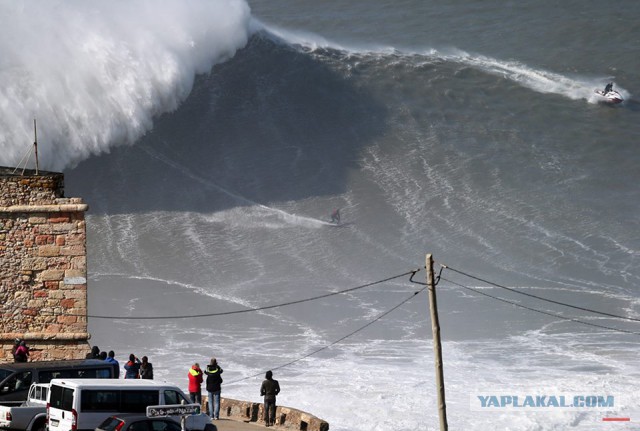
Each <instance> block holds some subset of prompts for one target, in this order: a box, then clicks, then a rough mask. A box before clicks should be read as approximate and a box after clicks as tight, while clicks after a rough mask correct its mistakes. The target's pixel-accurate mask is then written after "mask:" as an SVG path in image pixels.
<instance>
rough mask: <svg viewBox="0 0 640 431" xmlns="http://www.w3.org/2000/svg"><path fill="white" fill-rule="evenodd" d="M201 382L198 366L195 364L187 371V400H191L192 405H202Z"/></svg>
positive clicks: (200, 372)
mask: <svg viewBox="0 0 640 431" xmlns="http://www.w3.org/2000/svg"><path fill="white" fill-rule="evenodd" d="M203 380H204V378H203V377H202V370H201V369H200V364H198V363H197V362H196V363H195V364H193V366H191V368H190V369H189V398H191V402H192V403H193V404H202V395H201V393H200V385H202V382H203Z"/></svg>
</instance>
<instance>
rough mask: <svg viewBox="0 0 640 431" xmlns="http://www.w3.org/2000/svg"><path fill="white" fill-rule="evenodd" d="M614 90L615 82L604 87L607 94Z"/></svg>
mask: <svg viewBox="0 0 640 431" xmlns="http://www.w3.org/2000/svg"><path fill="white" fill-rule="evenodd" d="M610 91H613V82H610V83H608V84H607V85H606V86H605V87H604V93H603V94H607V93H608V92H610Z"/></svg>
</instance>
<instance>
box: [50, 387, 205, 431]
mask: <svg viewBox="0 0 640 431" xmlns="http://www.w3.org/2000/svg"><path fill="white" fill-rule="evenodd" d="M176 404H191V402H190V400H189V399H188V398H187V396H185V394H184V393H183V392H182V391H181V390H180V388H178V387H177V386H175V385H171V384H168V383H162V382H158V381H156V380H144V379H141V380H137V379H130V380H120V379H100V380H94V379H53V380H52V381H51V388H50V389H49V396H48V398H47V419H48V422H49V431H93V430H94V429H95V428H96V427H97V426H98V425H100V424H101V423H102V422H103V421H104V420H105V419H106V418H108V417H109V416H114V415H118V414H121V413H141V414H145V413H146V410H147V407H148V406H158V405H176ZM175 418H176V419H178V420H180V417H175ZM185 426H186V428H187V429H189V430H204V431H213V430H215V429H216V427H215V426H214V425H213V424H212V423H211V418H210V417H209V416H208V415H206V414H204V413H200V414H196V415H190V416H187V418H186V424H185Z"/></svg>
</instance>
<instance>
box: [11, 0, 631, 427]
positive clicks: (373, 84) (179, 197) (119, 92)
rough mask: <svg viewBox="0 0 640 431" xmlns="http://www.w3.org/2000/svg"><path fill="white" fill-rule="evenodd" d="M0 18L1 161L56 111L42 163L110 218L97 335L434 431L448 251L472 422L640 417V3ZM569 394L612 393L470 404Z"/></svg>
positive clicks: (458, 364)
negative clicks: (588, 399) (557, 405)
mask: <svg viewBox="0 0 640 431" xmlns="http://www.w3.org/2000/svg"><path fill="white" fill-rule="evenodd" d="M0 8H1V9H2V11H1V13H0V16H1V17H2V18H1V19H2V20H3V25H2V26H0V35H1V36H2V37H0V52H1V53H2V56H0V83H1V84H2V85H0V101H1V102H2V103H0V110H1V113H2V115H0V123H1V124H2V127H0V148H1V151H0V163H1V164H2V165H8V166H12V165H17V164H18V163H19V161H20V159H21V158H22V157H23V156H24V155H25V154H26V153H27V151H28V149H29V145H30V144H31V142H32V141H33V118H37V120H38V140H39V155H40V160H41V168H43V169H49V170H61V171H63V172H64V173H65V180H66V182H65V185H66V195H67V196H81V197H83V198H84V199H85V201H86V202H87V203H88V204H89V206H90V211H89V213H88V218H87V220H88V253H89V261H88V266H89V314H90V318H89V329H90V332H91V333H92V343H94V344H96V345H98V346H100V347H101V348H103V349H105V350H110V349H113V350H115V351H116V357H117V359H119V360H121V361H124V360H125V358H126V357H127V356H128V354H129V353H131V352H133V353H135V354H137V355H139V356H142V355H147V356H149V358H150V361H151V362H153V363H154V367H155V368H156V375H157V376H158V378H160V379H165V380H167V381H171V382H173V383H177V384H179V385H181V386H182V387H186V385H187V377H186V373H187V369H188V368H189V366H190V365H191V364H192V363H193V362H196V361H198V362H200V363H201V364H204V363H206V362H207V361H208V358H210V357H212V356H215V357H217V358H218V360H219V362H220V364H221V365H222V367H223V368H224V369H225V373H224V375H223V377H224V379H225V380H224V383H223V396H227V397H231V398H240V399H247V400H254V401H260V397H259V385H260V381H261V379H262V376H263V375H264V372H265V371H266V370H268V369H273V370H274V376H275V378H277V379H278V380H279V381H280V384H281V386H282V393H281V395H280V397H279V403H280V404H282V405H287V406H291V407H296V408H299V409H302V410H306V411H309V412H311V413H313V414H315V415H316V416H319V417H321V418H323V419H325V420H327V421H328V422H329V423H330V425H331V429H332V430H343V431H352V430H353V431H359V430H435V429H438V411H437V405H436V385H435V381H434V361H433V348H432V338H431V328H430V320H429V306H428V301H427V296H426V294H425V293H424V291H423V290H422V289H423V287H424V286H422V285H421V284H414V283H411V282H410V281H409V275H406V274H407V273H408V272H410V271H412V270H416V269H420V268H423V267H424V265H425V255H426V254H427V253H431V254H433V256H434V259H435V261H436V271H439V270H440V268H441V265H447V266H448V267H449V268H448V269H443V271H442V273H441V280H440V282H439V284H438V287H437V292H438V307H439V312H440V324H441V336H442V342H443V362H444V375H445V387H446V402H447V414H448V423H449V427H450V428H451V429H465V430H486V429H499V430H518V431H520V430H527V431H529V430H559V429H562V430H566V429H576V430H608V429H612V428H616V429H633V425H634V423H636V422H637V421H638V420H640V409H639V408H638V404H639V403H640V391H638V387H640V369H639V368H638V365H637V363H638V354H639V353H640V349H639V348H638V345H639V344H638V341H639V338H638V336H639V335H640V323H638V319H640V287H639V280H640V236H639V232H640V226H639V224H640V223H639V221H640V220H639V215H640V193H639V189H638V184H639V182H640V169H638V166H639V162H640V151H639V150H638V142H639V141H640V139H639V138H640V121H639V120H640V104H639V103H638V101H637V99H636V97H637V96H636V95H637V94H638V91H639V90H638V89H639V88H640V74H639V73H638V70H640V67H639V66H640V65H639V64H638V63H639V61H640V60H639V59H640V55H638V54H639V52H638V50H639V47H640V24H639V22H638V20H637V16H638V14H639V13H640V6H639V5H638V4H637V2H632V1H620V2H616V3H615V4H613V3H612V4H604V3H602V2H596V1H579V2H578V1H568V2H562V3H561V4H557V2H553V3H552V2H549V1H540V2H535V3H522V2H510V1H483V2H477V1H454V2H447V3H446V4H441V3H440V2H430V1H409V0H406V1H394V2H390V1H383V0H369V1H367V2H364V1H351V2H338V1H328V2H300V1H291V0H270V1H249V2H248V3H247V2H243V1H236V0H226V1H223V0H219V1H192V2H178V1H164V2H155V1H132V2H124V1H122V2H120V1H116V2H110V3H109V5H108V6H107V5H106V4H104V3H99V2H86V1H85V2H75V1H72V2H62V3H57V4H53V3H50V2H36V3H32V4H29V5H26V4H14V3H12V2H3V3H0ZM34 28H37V29H38V31H37V32H34V31H33V29H34ZM609 81H613V82H614V83H615V88H616V89H617V90H618V91H620V93H621V94H622V95H623V96H624V97H625V102H624V103H623V104H621V105H617V106H609V105H603V104H601V103H598V99H597V97H596V96H595V93H594V90H595V89H597V88H603V87H604V85H605V84H606V83H607V82H609ZM334 208H341V214H342V221H343V224H342V225H341V226H339V227H336V226H332V225H330V224H329V223H328V222H329V219H330V213H331V211H332V210H333V209H334ZM403 274H404V275H403ZM465 274H467V275H470V276H472V277H469V276H467V275H465ZM387 279H390V280H388V281H385V282H380V283H378V282H379V281H381V280H387ZM415 280H417V281H419V282H424V281H425V273H424V270H421V271H420V272H418V273H417V274H416V277H415ZM369 284H371V285H369ZM366 285H369V286H367V287H363V286H366ZM504 287H507V288H509V289H515V290H517V291H518V292H524V293H527V294H528V295H535V296H537V297H541V298H544V299H547V300H551V301H555V302H549V301H545V300H540V299H538V298H536V297H533V296H524V295H521V294H519V293H516V292H514V291H512V290H508V289H505V288H504ZM346 289H352V290H350V291H348V292H345V293H343V294H337V295H331V296H326V295H327V294H329V293H332V292H338V291H342V290H346ZM416 292H421V293H419V294H417V295H415V293H416ZM318 297H319V298H318ZM310 298H318V299H315V300H310V301H305V302H297V301H301V300H306V299H310ZM292 302H296V303H293V304H289V305H282V306H278V305H280V304H288V303H292ZM562 304H570V305H572V306H576V307H581V309H576V308H571V307H567V306H564V305H562ZM272 306H273V307H272ZM396 307H397V308H396ZM255 308H260V310H259V311H252V312H243V313H233V314H229V313H231V312H235V311H241V310H250V309H255ZM585 309H591V310H597V311H600V312H603V313H608V314H609V315H608V316H607V315H603V314H597V313H593V312H590V311H587V310H585ZM225 313H226V314H225ZM215 314H222V315H215ZM612 315H614V316H620V317H623V319H620V318H615V317H613V316H612ZM634 319H635V320H634ZM564 393H567V394H578V395H596V396H605V395H612V396H614V397H615V401H616V403H615V405H614V406H613V407H611V408H608V409H605V411H596V410H595V409H579V410H577V411H569V410H561V409H555V410H554V409H549V410H544V409H538V410H533V411H532V410H531V409H530V410H524V411H523V410H518V411H511V410H507V409H504V408H495V409H492V410H491V409H490V410H489V411H480V412H478V411H474V410H473V409H472V406H471V401H473V400H475V399H477V396H478V395H482V394H496V395H511V394H529V395H547V396H553V395H560V394H564ZM610 417H615V418H630V419H631V420H630V421H629V422H615V423H612V422H608V421H603V418H610Z"/></svg>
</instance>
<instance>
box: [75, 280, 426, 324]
mask: <svg viewBox="0 0 640 431" xmlns="http://www.w3.org/2000/svg"><path fill="white" fill-rule="evenodd" d="M418 271H419V269H417V270H412V271H407V272H405V273H402V274H398V275H394V276H392V277H388V278H385V279H383V280H378V281H374V282H371V283H367V284H362V285H360V286H356V287H351V288H349V289H344V290H339V291H337V292H331V293H326V294H324V295H319V296H314V297H311V298H306V299H299V300H297V301H289V302H284V303H281V304H274V305H266V306H264V307H257V308H247V309H244V310H234V311H223V312H219V313H205V314H190V315H180V316H100V315H91V314H87V315H86V317H90V318H92V319H111V320H160V319H162V320H166V319H193V318H198V317H214V316H229V315H231V314H241V313H253V312H256V311H264V310H271V309H274V308H280V307H285V306H287V305H294V304H301V303H303V302H310V301H315V300H318V299H323V298H328V297H330V296H334V295H341V294H343V293H347V292H353V291H354V290H358V289H363V288H365V287H370V286H374V285H376V284H381V283H385V282H387V281H391V280H395V279H396V278H400V277H404V276H406V275H409V274H415V273H416V272H418ZM77 316H79V315H77ZM80 317H84V315H82V316H80Z"/></svg>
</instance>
